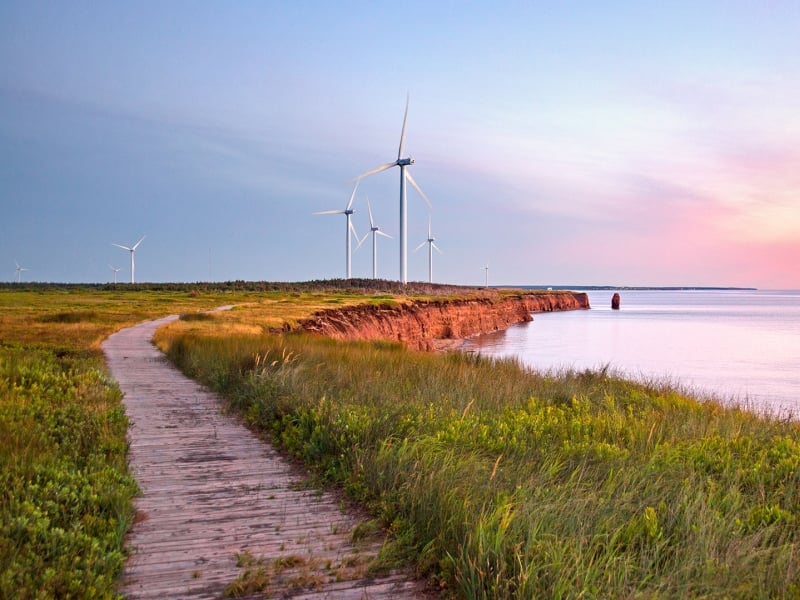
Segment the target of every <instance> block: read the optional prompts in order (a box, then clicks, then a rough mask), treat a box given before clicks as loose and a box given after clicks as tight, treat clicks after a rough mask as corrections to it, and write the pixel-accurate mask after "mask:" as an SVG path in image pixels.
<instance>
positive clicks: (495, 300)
mask: <svg viewBox="0 0 800 600" xmlns="http://www.w3.org/2000/svg"><path fill="white" fill-rule="evenodd" d="M588 308H589V297H588V295H587V294H586V293H583V292H561V291H558V292H547V293H542V292H538V293H534V292H519V293H509V292H505V293H503V294H500V295H497V296H495V297H477V298H447V299H433V300H414V301H411V302H409V303H400V304H398V303H394V304H393V303H384V304H380V305H373V304H358V305H354V306H347V307H343V308H336V309H326V310H321V311H318V312H316V313H315V314H314V316H312V317H311V318H308V319H303V320H301V321H300V322H299V323H298V329H301V330H303V331H307V332H310V333H317V334H321V335H325V336H328V337H331V338H334V339H339V340H376V339H382V340H392V341H398V342H402V343H403V344H405V345H406V346H407V347H409V348H412V349H416V350H437V349H442V348H446V347H449V346H451V345H452V342H453V341H454V340H460V339H463V338H467V337H471V336H474V335H480V334H482V333H490V332H492V331H498V330H501V329H506V328H508V327H509V326H510V325H514V324H516V323H524V322H527V321H531V320H532V319H533V317H532V316H531V313H539V312H552V311H562V310H579V309H588Z"/></svg>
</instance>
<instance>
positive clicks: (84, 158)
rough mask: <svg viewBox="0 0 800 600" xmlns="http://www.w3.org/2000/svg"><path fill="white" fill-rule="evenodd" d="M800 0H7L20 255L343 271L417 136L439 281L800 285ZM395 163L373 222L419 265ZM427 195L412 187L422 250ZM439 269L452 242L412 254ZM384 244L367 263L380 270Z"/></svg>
mask: <svg viewBox="0 0 800 600" xmlns="http://www.w3.org/2000/svg"><path fill="white" fill-rule="evenodd" d="M797 31H800V4H797V3H795V2H761V3H752V2H735V1H731V2H670V3H663V2H602V3H598V2H559V3H556V2H553V3H544V2H496V3H491V4H490V3H483V2H436V3H431V2H416V1H408V2H403V3H397V2H304V1H297V2H288V1H287V2H235V3H212V2H180V1H174V2H135V3H131V2H126V3H122V2H113V1H112V2H102V3H96V2H95V3H83V2H69V3H51V2H36V1H34V2H31V1H25V2H17V1H14V0H11V1H9V0H7V1H6V2H3V3H2V4H0V199H2V200H1V201H2V235H1V236H0V280H2V279H7V280H11V279H13V278H14V260H18V261H19V263H20V264H22V265H23V266H25V267H27V268H29V269H30V270H29V271H26V272H24V273H23V274H22V275H23V277H24V278H25V279H26V280H36V281H71V282H103V281H109V280H110V279H111V278H112V277H113V273H112V271H111V269H110V268H109V264H111V265H113V266H115V267H122V270H121V271H120V273H119V277H120V279H121V280H125V279H127V278H128V277H129V275H128V256H127V255H126V253H125V252H124V251H123V250H120V249H118V248H115V247H114V246H112V243H118V244H123V245H130V244H133V243H134V242H135V241H136V240H138V239H139V238H140V237H141V236H142V235H145V234H146V235H147V238H146V239H145V241H144V242H143V243H142V245H141V246H140V248H139V250H138V251H137V255H136V257H137V260H136V274H137V280H138V281H202V280H208V279H213V280H229V279H247V280H262V279H263V280H280V281H295V280H308V279H328V278H334V277H342V276H344V273H345V250H344V229H345V223H344V218H343V217H341V216H338V215H336V216H314V215H312V213H313V212H315V211H322V210H329V209H336V208H344V206H345V204H346V203H347V200H348V198H349V196H350V193H351V190H352V183H351V182H350V180H351V179H352V178H353V177H355V176H356V175H358V174H360V173H362V172H364V171H367V170H369V169H370V168H372V167H374V166H377V165H379V164H381V163H385V162H388V161H391V160H393V159H394V158H396V154H397V146H398V142H399V136H400V128H401V124H402V118H403V110H404V108H405V101H406V95H407V94H409V95H410V108H409V116H408V126H407V140H406V150H407V154H410V155H411V156H413V157H414V158H415V160H416V164H415V165H414V166H412V167H410V168H411V169H412V173H413V175H414V178H415V179H416V181H417V182H418V183H419V185H420V186H421V187H422V189H423V190H424V191H425V193H426V195H427V196H428V197H429V198H430V199H431V202H432V203H433V210H432V213H431V215H430V218H431V220H432V225H433V233H434V235H435V237H436V240H437V245H438V246H439V247H440V248H441V249H442V251H443V252H442V254H436V255H435V256H434V279H435V280H436V281H440V282H447V283H460V284H480V283H482V282H483V278H484V271H483V268H482V267H483V266H484V265H485V264H486V263H487V262H488V263H489V266H490V283H496V284H574V285H579V284H586V285H592V284H617V285H737V286H750V285H752V286H757V287H762V288H789V287H791V288H800V269H798V268H797V265H798V264H800V143H798V142H800V111H798V110H797V107H798V106H800V36H798V35H797ZM398 190H399V173H398V170H397V169H393V170H390V171H387V172H385V173H380V174H378V175H375V176H373V177H371V178H369V179H366V180H364V181H363V182H362V184H361V185H360V187H359V191H358V194H357V196H356V200H355V209H356V214H355V215H354V224H355V226H356V228H357V230H358V232H359V233H360V234H362V235H363V234H364V233H366V231H367V230H368V217H367V211H366V200H367V198H369V201H370V203H371V205H372V207H373V212H374V213H375V218H376V222H377V223H378V224H379V225H380V226H381V227H382V229H383V230H384V231H385V232H387V233H389V234H390V235H393V236H394V237H395V239H394V240H387V239H380V240H379V248H378V263H379V264H378V270H379V275H380V276H382V277H385V278H389V279H397V278H398V277H399V267H398V262H399V258H398V243H397V234H398V228H399V225H398ZM428 218H429V211H428V208H427V206H426V205H425V204H424V203H423V201H422V200H421V199H420V198H419V197H418V196H416V194H415V193H414V192H413V191H410V192H409V240H408V243H409V248H410V249H413V248H414V247H416V245H417V244H418V243H420V242H422V241H423V240H424V239H425V238H426V237H427V223H428ZM408 260H409V279H411V280H424V279H426V278H427V253H426V252H425V251H424V250H420V251H419V252H416V253H413V252H412V253H410V254H409V259H408ZM371 265H372V262H371V250H370V245H369V242H366V243H365V244H364V246H362V247H361V249H359V250H358V251H357V252H355V253H354V255H353V275H354V276H359V277H361V276H363V277H366V276H370V275H371V268H372V267H371Z"/></svg>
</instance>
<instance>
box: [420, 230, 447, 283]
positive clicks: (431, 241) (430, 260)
mask: <svg viewBox="0 0 800 600" xmlns="http://www.w3.org/2000/svg"><path fill="white" fill-rule="evenodd" d="M435 241H436V238H435V237H433V235H432V234H431V220H430V219H428V239H427V240H425V241H424V242H422V243H421V244H420V245H419V246H417V247H416V248H414V252H416V251H417V250H419V249H420V248H422V247H423V246H424V245H425V244H428V283H433V249H434V248H436V251H437V252H438V253H439V254H441V253H442V251H441V250H439V246H437V245H436V244H435V243H434V242H435Z"/></svg>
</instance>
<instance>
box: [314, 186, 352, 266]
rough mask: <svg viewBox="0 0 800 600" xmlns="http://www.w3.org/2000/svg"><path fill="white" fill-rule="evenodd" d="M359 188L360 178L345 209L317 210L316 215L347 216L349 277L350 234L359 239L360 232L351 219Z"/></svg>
mask: <svg viewBox="0 0 800 600" xmlns="http://www.w3.org/2000/svg"><path fill="white" fill-rule="evenodd" d="M357 189H358V180H356V185H355V187H354V188H353V193H352V194H350V201H349V202H348V203H347V207H346V208H345V209H344V210H323V211H320V212H315V213H314V214H315V215H344V216H345V217H347V228H346V229H345V232H344V234H345V238H346V240H345V248H346V256H347V279H350V277H351V271H352V269H351V261H350V254H351V253H350V235H351V234H352V235H353V237H355V238H356V241H358V234H357V233H356V228H355V227H353V223H352V222H351V221H350V215H352V214H353V213H354V212H356V211H355V210H353V199H354V198H355V197H356V190H357Z"/></svg>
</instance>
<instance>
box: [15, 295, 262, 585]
mask: <svg viewBox="0 0 800 600" xmlns="http://www.w3.org/2000/svg"><path fill="white" fill-rule="evenodd" d="M228 296H229V294H226V295H223V294H216V295H211V294H203V295H198V294H192V293H191V292H188V291H180V292H177V291H176V292H153V291H148V290H144V291H142V290H138V291H137V290H133V291H131V290H118V291H114V290H99V289H91V288H85V287H82V286H80V287H71V288H68V289H61V288H55V289H53V288H49V287H48V288H46V289H41V288H37V289H20V290H11V289H3V290H0V340H2V341H0V598H15V599H17V598H19V599H25V598H110V597H113V596H114V595H115V587H116V579H117V577H118V575H119V573H120V572H121V569H122V566H123V562H124V554H123V548H122V542H123V537H124V534H125V531H126V530H127V528H128V526H129V524H130V522H131V519H132V516H133V515H132V507H131V498H132V496H133V495H134V494H135V492H136V485H135V483H134V481H133V479H132V478H131V477H130V475H129V474H128V471H127V442H126V437H125V434H126V427H127V420H126V418H125V414H124V411H123V409H122V405H121V402H120V401H121V394H120V392H119V389H118V388H117V386H116V384H115V383H114V382H113V381H111V380H110V379H109V378H108V376H107V374H106V371H105V367H104V364H103V360H102V355H101V353H100V350H99V344H100V341H101V340H102V339H103V338H104V337H106V336H107V335H108V334H109V333H111V332H113V331H115V330H117V329H119V328H121V327H123V326H125V325H129V324H133V323H135V322H138V321H141V320H143V319H146V318H148V317H155V316H160V315H163V314H169V313H170V312H172V311H177V310H181V309H182V310H189V311H197V310H199V309H206V308H211V307H213V306H217V305H219V304H223V303H225V301H230V300H229V297H228ZM252 299H253V298H252V295H251V296H247V295H245V294H239V295H238V296H237V300H242V301H243V300H252Z"/></svg>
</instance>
